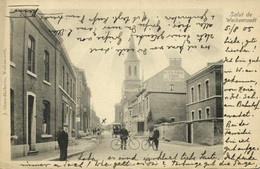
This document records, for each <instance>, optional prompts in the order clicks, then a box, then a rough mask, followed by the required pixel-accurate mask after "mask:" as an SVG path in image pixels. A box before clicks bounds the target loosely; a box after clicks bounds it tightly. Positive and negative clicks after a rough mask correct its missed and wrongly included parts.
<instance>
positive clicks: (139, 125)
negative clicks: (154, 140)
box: [137, 122, 144, 135]
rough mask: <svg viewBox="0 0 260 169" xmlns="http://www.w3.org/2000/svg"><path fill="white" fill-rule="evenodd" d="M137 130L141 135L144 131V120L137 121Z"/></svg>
mask: <svg viewBox="0 0 260 169" xmlns="http://www.w3.org/2000/svg"><path fill="white" fill-rule="evenodd" d="M137 131H138V134H141V135H142V134H143V133H144V122H137Z"/></svg>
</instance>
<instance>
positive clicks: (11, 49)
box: [10, 19, 14, 61]
mask: <svg viewBox="0 0 260 169" xmlns="http://www.w3.org/2000/svg"><path fill="white" fill-rule="evenodd" d="M13 32H14V21H13V20H12V19H10V61H13Z"/></svg>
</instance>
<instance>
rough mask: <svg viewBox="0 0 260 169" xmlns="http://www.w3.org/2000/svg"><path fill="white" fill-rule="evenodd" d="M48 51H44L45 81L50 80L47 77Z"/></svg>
mask: <svg viewBox="0 0 260 169" xmlns="http://www.w3.org/2000/svg"><path fill="white" fill-rule="evenodd" d="M49 59H50V58H49V52H48V51H46V50H45V51H44V72H45V77H44V80H46V81H47V82H49V81H50V79H49V64H50V63H49Z"/></svg>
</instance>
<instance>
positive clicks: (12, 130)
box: [10, 89, 14, 136]
mask: <svg viewBox="0 0 260 169" xmlns="http://www.w3.org/2000/svg"><path fill="white" fill-rule="evenodd" d="M10 110H11V136H13V135H14V90H12V89H10Z"/></svg>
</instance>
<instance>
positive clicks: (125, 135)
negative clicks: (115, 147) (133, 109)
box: [120, 125, 129, 150]
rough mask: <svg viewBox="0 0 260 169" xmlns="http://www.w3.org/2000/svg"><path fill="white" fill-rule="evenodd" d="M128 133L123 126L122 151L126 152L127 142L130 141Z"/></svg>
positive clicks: (121, 135) (121, 134) (121, 136)
mask: <svg viewBox="0 0 260 169" xmlns="http://www.w3.org/2000/svg"><path fill="white" fill-rule="evenodd" d="M128 135H129V133H128V131H127V130H126V128H125V125H123V126H122V129H121V131H120V139H121V149H123V148H124V149H125V150H126V140H127V139H128Z"/></svg>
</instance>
